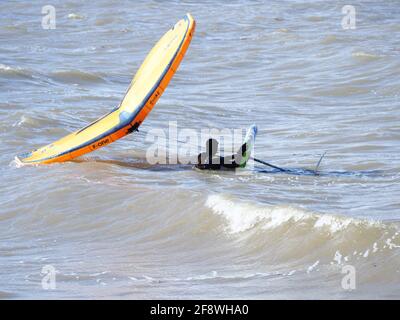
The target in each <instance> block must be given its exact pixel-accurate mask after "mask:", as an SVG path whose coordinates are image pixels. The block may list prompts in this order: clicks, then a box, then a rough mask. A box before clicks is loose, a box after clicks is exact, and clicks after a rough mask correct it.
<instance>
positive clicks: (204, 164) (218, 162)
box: [196, 144, 246, 170]
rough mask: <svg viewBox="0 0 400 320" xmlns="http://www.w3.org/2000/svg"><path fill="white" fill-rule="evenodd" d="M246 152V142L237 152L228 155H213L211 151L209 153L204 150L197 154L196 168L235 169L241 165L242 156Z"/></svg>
mask: <svg viewBox="0 0 400 320" xmlns="http://www.w3.org/2000/svg"><path fill="white" fill-rule="evenodd" d="M245 152H246V144H244V145H242V146H241V148H240V149H239V151H238V152H237V153H235V154H233V155H231V156H226V157H221V156H216V155H214V156H213V155H212V154H211V152H210V153H209V154H207V152H202V153H200V154H199V155H198V156H197V164H196V168H198V169H201V170H220V169H222V168H227V169H235V168H238V167H239V166H240V162H241V159H242V156H244V155H245ZM210 159H211V161H210Z"/></svg>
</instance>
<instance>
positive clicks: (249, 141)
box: [239, 124, 257, 168]
mask: <svg viewBox="0 0 400 320" xmlns="http://www.w3.org/2000/svg"><path fill="white" fill-rule="evenodd" d="M256 135H257V126H256V125H255V124H253V125H251V126H250V127H249V128H248V129H247V132H246V136H245V138H244V140H243V145H244V144H246V152H245V154H244V155H243V157H242V158H241V161H240V163H239V167H240V168H244V167H246V164H247V161H249V159H250V156H251V152H252V151H253V148H254V143H255V141H256Z"/></svg>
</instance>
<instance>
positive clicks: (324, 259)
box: [0, 0, 400, 299]
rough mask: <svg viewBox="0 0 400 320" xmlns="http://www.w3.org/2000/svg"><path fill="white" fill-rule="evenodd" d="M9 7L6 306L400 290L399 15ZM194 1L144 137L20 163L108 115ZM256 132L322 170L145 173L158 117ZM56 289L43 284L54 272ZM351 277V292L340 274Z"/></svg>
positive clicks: (3, 211) (206, 7)
mask: <svg viewBox="0 0 400 320" xmlns="http://www.w3.org/2000/svg"><path fill="white" fill-rule="evenodd" d="M47 4H48V3H47V2H46V1H35V2H34V3H29V4H28V3H27V2H25V3H24V2H22V1H21V2H14V1H1V3H0V12H1V15H2V18H1V20H0V39H1V46H0V88H1V90H0V119H1V121H0V133H1V144H0V171H1V180H0V190H1V193H0V203H1V206H0V265H1V268H0V297H1V298H148V299H150V298H256V299H261V298H392V299H393V298H394V299H398V298H400V291H399V285H400V264H399V262H400V255H399V246H400V235H399V222H400V201H399V199H400V183H399V182H400V173H399V169H400V161H399V153H400V128H399V123H400V109H399V108H400V99H399V97H400V79H399V73H400V57H399V53H400V37H398V36H397V35H398V34H399V32H400V21H399V16H400V7H399V5H398V2H397V1H385V2H384V3H383V2H381V1H376V2H374V1H352V5H353V6H354V7H355V9H356V29H352V30H344V29H343V27H342V24H341V21H342V18H343V16H344V15H343V14H342V6H343V5H345V4H347V3H344V2H342V1H333V2H332V1H310V2H303V1H268V2H263V1H231V2H230V3H229V4H224V5H222V4H216V3H215V2H214V1H183V2H179V1H171V2H166V1H162V2H156V1H134V2H129V1H112V2H111V1H106V0H101V1H96V2H95V3H91V2H87V3H82V2H81V1H53V2H52V5H54V7H55V9H56V14H57V15H56V17H57V18H56V19H57V20H56V22H57V24H56V29H55V30H44V29H42V27H41V19H42V16H43V15H42V13H41V10H42V6H44V5H47ZM186 12H190V13H192V15H193V16H194V18H195V19H196V20H197V30H196V34H195V37H194V39H193V41H192V44H191V46H190V48H189V50H188V53H187V56H186V57H185V59H184V60H183V62H182V65H181V67H180V69H179V70H178V72H177V74H176V75H175V77H174V79H173V80H172V82H171V84H170V86H169V87H168V89H167V90H166V92H165V94H164V95H163V97H162V98H161V100H160V101H159V103H158V104H157V106H156V107H155V109H154V110H153V111H152V113H151V114H150V116H149V117H148V118H147V119H146V121H145V122H144V124H143V126H142V127H141V133H139V134H136V135H131V136H129V137H127V138H125V139H123V140H121V141H119V142H116V143H114V144H113V145H111V146H109V147H106V148H104V149H102V150H100V151H98V152H96V153H93V154H91V155H88V156H86V157H85V158H83V159H80V160H81V161H76V162H71V163H65V164H58V165H51V166H44V167H23V168H17V167H16V166H15V164H14V163H13V161H12V160H13V158H14V156H15V155H16V154H18V153H21V152H25V151H29V150H31V149H33V148H35V147H38V146H41V145H44V144H47V143H49V142H51V141H53V140H55V139H57V138H59V137H61V136H63V135H64V134H66V133H68V132H70V131H73V130H76V129H79V128H81V127H82V126H84V125H85V124H87V123H88V122H89V121H92V120H94V119H96V118H98V117H99V116H101V115H102V114H105V113H106V112H108V111H109V110H111V109H112V108H113V107H115V106H116V105H117V104H118V103H119V101H120V99H121V98H122V96H123V94H124V92H125V90H126V88H127V86H128V84H129V82H130V80H131V78H132V76H133V75H134V72H135V71H136V69H137V68H138V67H139V65H140V63H141V62H142V60H143V59H144V57H145V55H146V53H147V52H148V51H149V50H150V48H151V47H152V46H153V44H154V43H155V42H156V41H157V40H158V38H159V37H160V36H161V35H162V34H163V33H164V32H165V31H166V30H168V29H169V28H170V27H171V26H172V25H173V24H174V23H175V22H176V21H177V20H178V19H180V18H181V17H182V16H183V15H184V14H185V13H186ZM169 121H176V122H177V124H178V127H179V128H193V129H200V128H203V127H212V128H231V129H234V128H246V127H247V126H248V125H250V124H252V123H256V124H257V125H258V127H259V133H258V136H257V140H256V148H255V155H256V156H257V157H258V158H261V159H264V160H266V161H270V162H272V163H275V164H278V165H280V166H284V167H290V168H312V167H314V166H315V164H316V162H317V161H318V159H319V156H320V155H321V154H322V153H323V152H324V151H327V154H326V157H325V159H324V160H323V162H322V166H321V168H320V170H321V175H320V176H310V175H303V174H301V172H298V173H299V174H297V175H287V174H282V173H279V172H276V171H273V170H272V169H268V168H265V167H260V166H259V165H257V164H256V165H254V166H250V168H249V169H248V174H246V175H235V174H233V173H231V172H220V173H210V172H208V173H204V172H199V171H196V170H193V169H191V167H190V166H189V167H181V166H165V167H162V166H148V165H145V163H144V162H145V153H146V148H147V147H148V142H146V141H145V136H146V132H148V131H149V130H151V129H152V128H161V129H168V124H169ZM46 265H51V266H53V267H54V268H55V270H56V289H55V290H44V289H43V288H42V284H41V282H42V278H43V274H41V271H42V268H43V267H44V266H46ZM346 266H351V267H353V268H354V270H355V275H356V278H355V279H356V281H355V283H356V288H355V289H354V290H351V291H349V290H346V286H343V285H342V282H343V278H344V277H345V276H346V274H345V273H342V272H344V271H345V270H348V269H346V268H344V267H346Z"/></svg>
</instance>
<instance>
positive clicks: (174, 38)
mask: <svg viewBox="0 0 400 320" xmlns="http://www.w3.org/2000/svg"><path fill="white" fill-rule="evenodd" d="M194 29H195V21H194V19H193V18H192V16H191V15H190V14H187V15H186V16H185V18H184V19H182V20H180V21H178V22H177V23H176V24H175V26H174V27H173V28H172V29H170V30H169V31H168V32H167V33H166V34H165V35H164V36H163V37H162V38H161V39H160V40H159V41H158V42H157V44H156V45H155V46H154V47H153V49H152V50H151V51H150V53H149V54H148V55H147V57H146V59H145V60H144V62H143V63H142V65H141V66H140V68H139V70H138V71H137V73H136V75H135V77H134V78H133V80H132V82H131V84H130V86H129V88H128V90H127V92H126V94H125V97H124V98H123V100H122V101H121V103H120V105H119V106H118V107H117V108H116V109H114V110H112V111H111V112H110V113H108V114H106V115H105V116H103V117H101V118H100V119H98V120H96V121H94V122H92V123H91V124H89V125H87V126H86V127H84V128H82V129H81V130H78V131H76V132H74V133H71V134H69V135H67V136H65V137H64V138H62V139H60V140H58V141H56V142H53V143H51V144H49V145H47V146H44V147H42V148H39V149H37V150H34V151H32V152H29V153H25V154H22V155H19V156H17V157H16V160H17V162H19V163H20V164H47V163H53V162H63V161H68V160H72V159H74V158H76V157H79V156H81V155H84V154H86V153H89V152H92V151H95V150H97V149H99V148H101V147H104V146H106V145H108V144H110V143H112V142H114V141H116V140H118V139H120V138H122V137H124V136H126V135H127V134H129V133H131V132H133V131H135V130H136V129H137V128H138V127H139V126H140V125H141V124H142V122H143V121H144V119H145V118H146V116H147V115H148V114H149V112H150V111H151V110H152V109H153V107H154V105H155V104H156V102H157V100H158V99H159V98H160V97H161V95H162V94H163V92H164V91H165V89H166V87H167V86H168V83H169V82H170V80H171V78H172V76H173V75H174V74H175V72H176V70H177V68H178V66H179V64H180V62H181V61H182V59H183V57H184V55H185V53H186V50H187V48H188V46H189V44H190V41H191V40H192V37H193V33H194Z"/></svg>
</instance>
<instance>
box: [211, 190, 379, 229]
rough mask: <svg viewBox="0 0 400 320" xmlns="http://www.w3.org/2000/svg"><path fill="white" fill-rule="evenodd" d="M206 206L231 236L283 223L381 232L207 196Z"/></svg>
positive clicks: (353, 222) (339, 219) (336, 218)
mask: <svg viewBox="0 0 400 320" xmlns="http://www.w3.org/2000/svg"><path fill="white" fill-rule="evenodd" d="M206 206H207V207H208V208H210V209H212V211H213V212H214V213H216V214H218V215H222V216H223V217H224V218H225V219H226V220H227V222H228V229H229V232H231V233H237V232H243V231H246V230H249V229H251V228H253V227H255V226H256V225H258V224H260V226H261V227H262V228H263V229H274V228H276V227H279V226H281V225H284V224H286V223H297V222H305V223H308V224H310V225H311V226H312V227H313V228H316V229H327V230H328V231H330V232H331V233H335V232H339V231H342V230H345V229H347V228H348V227H350V226H354V227H357V226H365V227H379V228H385V225H384V224H382V223H380V222H379V221H371V220H361V219H355V218H348V217H344V216H340V215H331V214H319V213H313V212H311V211H305V210H303V209H298V208H294V207H290V206H262V205H256V204H252V203H246V202H241V201H236V200H231V199H228V198H227V197H225V196H221V195H211V196H209V197H208V198H207V201H206Z"/></svg>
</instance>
